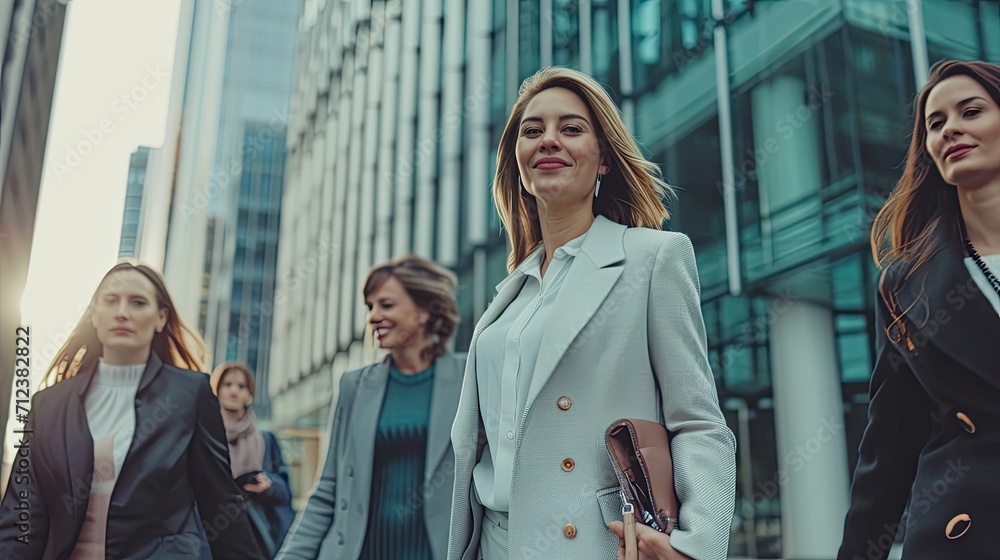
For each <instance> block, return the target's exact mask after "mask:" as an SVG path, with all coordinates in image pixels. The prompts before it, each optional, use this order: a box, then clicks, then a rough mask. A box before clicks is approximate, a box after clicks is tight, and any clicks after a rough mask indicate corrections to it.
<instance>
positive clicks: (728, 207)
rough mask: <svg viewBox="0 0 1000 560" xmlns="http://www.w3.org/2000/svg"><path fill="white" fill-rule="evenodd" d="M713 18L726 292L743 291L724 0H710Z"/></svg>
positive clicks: (734, 293) (736, 294)
mask: <svg viewBox="0 0 1000 560" xmlns="http://www.w3.org/2000/svg"><path fill="white" fill-rule="evenodd" d="M712 17H713V18H714V19H715V21H716V24H715V90H716V99H717V100H718V109H719V150H720V152H721V159H722V196H723V203H724V205H725V213H726V260H727V263H728V269H729V293H730V295H732V296H734V297H735V296H738V295H740V292H742V290H743V287H742V281H741V278H740V238H739V223H738V221H737V219H736V177H735V172H734V169H733V117H732V108H731V107H730V104H729V46H728V43H727V41H726V27H725V25H723V24H722V21H723V20H724V19H725V17H726V6H725V2H724V0H712Z"/></svg>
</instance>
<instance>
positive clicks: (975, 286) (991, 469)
mask: <svg viewBox="0 0 1000 560" xmlns="http://www.w3.org/2000/svg"><path fill="white" fill-rule="evenodd" d="M916 108H917V111H916V113H917V114H916V122H915V123H914V127H913V136H912V140H911V144H910V148H909V153H908V156H907V161H906V169H905V171H904V174H903V177H902V179H901V180H900V181H899V183H898V184H897V185H896V188H895V190H894V191H893V192H892V194H891V195H890V197H889V199H888V201H887V202H886V204H885V206H884V207H883V209H882V211H881V212H880V213H879V215H878V216H877V217H876V219H875V223H874V226H873V229H872V249H873V251H874V254H875V258H876V262H877V263H879V264H881V265H884V269H885V270H884V271H883V273H882V276H881V278H880V280H879V289H878V297H877V298H876V299H877V300H878V303H877V306H876V323H877V327H876V329H877V330H876V335H877V336H878V339H877V344H876V346H877V347H878V359H877V362H876V364H875V370H874V372H873V373H872V379H871V403H870V404H869V408H868V427H867V428H866V429H865V433H864V436H863V438H862V440H861V447H860V456H859V459H858V465H857V468H856V470H855V472H854V483H853V486H852V488H851V507H850V510H849V511H848V513H847V519H846V522H845V526H844V539H843V542H842V544H841V548H840V553H839V556H838V557H839V558H840V559H841V560H853V559H854V558H859V557H860V558H866V559H870V560H877V559H879V558H886V557H887V556H888V552H889V549H890V547H891V546H892V543H893V540H894V539H895V537H896V534H897V532H898V531H900V530H903V531H904V534H905V536H904V540H903V558H904V559H906V560H923V559H938V558H996V557H998V552H997V544H996V543H997V528H1000V510H998V508H997V504H998V503H1000V485H998V484H997V471H998V469H1000V406H998V403H1000V367H998V366H997V363H998V356H997V354H996V349H997V346H998V343H1000V282H998V281H997V275H1000V67H997V66H994V65H991V64H984V63H977V62H953V61H952V62H943V63H939V64H937V65H935V66H934V67H933V68H932V69H931V73H930V79H929V80H928V82H927V84H926V85H925V86H924V87H923V89H922V90H921V92H920V94H919V96H918V97H917V104H916ZM907 503H909V507H908V509H907V514H906V516H905V518H901V516H902V514H903V511H904V508H905V507H906V506H907Z"/></svg>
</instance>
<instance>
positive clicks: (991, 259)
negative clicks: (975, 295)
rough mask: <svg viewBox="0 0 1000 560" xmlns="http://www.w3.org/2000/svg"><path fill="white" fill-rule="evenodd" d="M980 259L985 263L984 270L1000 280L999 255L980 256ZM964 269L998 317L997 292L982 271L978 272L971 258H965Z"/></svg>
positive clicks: (999, 304) (999, 312) (999, 302)
mask: <svg viewBox="0 0 1000 560" xmlns="http://www.w3.org/2000/svg"><path fill="white" fill-rule="evenodd" d="M981 257H982V259H983V262H984V263H986V268H989V269H990V272H992V273H993V275H994V276H996V277H998V278H1000V253H998V254H996V255H981ZM965 267H966V268H968V269H969V274H971V275H972V279H973V280H975V281H976V285H977V286H979V291H981V292H983V295H984V296H986V299H988V300H989V302H990V303H991V304H993V309H996V312H997V314H998V315H1000V296H998V295H997V291H996V290H994V289H993V286H992V285H991V284H990V281H989V280H988V279H987V278H986V275H985V274H983V271H982V270H979V265H977V264H976V261H974V260H972V257H965Z"/></svg>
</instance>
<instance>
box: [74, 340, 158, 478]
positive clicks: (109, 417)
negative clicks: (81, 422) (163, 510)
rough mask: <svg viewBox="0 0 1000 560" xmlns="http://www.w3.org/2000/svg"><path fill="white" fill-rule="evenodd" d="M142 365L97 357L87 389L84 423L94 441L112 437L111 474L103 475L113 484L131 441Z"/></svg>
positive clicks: (96, 462)
mask: <svg viewBox="0 0 1000 560" xmlns="http://www.w3.org/2000/svg"><path fill="white" fill-rule="evenodd" d="M145 369H146V364H144V363H143V364H132V365H127V366H114V365H110V364H107V363H105V362H104V360H100V362H99V363H98V366H97V372H96V373H95V374H94V380H93V381H92V382H91V383H90V389H89V390H88V391H87V400H86V403H85V408H86V410H87V423H88V424H89V425H90V435H91V436H93V438H94V442H98V441H100V440H102V439H104V438H106V437H108V436H111V437H113V438H114V445H113V447H112V449H113V457H114V461H113V464H114V475H113V476H111V477H110V480H107V479H105V481H107V482H110V486H111V487H112V488H113V487H114V481H115V479H116V478H117V474H118V473H120V472H121V470H122V465H123V464H124V463H125V455H126V454H127V453H128V449H129V447H130V446H131V445H132V436H133V435H134V434H135V393H136V390H137V389H138V388H139V379H140V378H141V377H142V372H143V371H144V370H145ZM94 459H95V465H94V466H95V471H96V470H97V469H96V467H97V466H98V463H99V461H100V459H98V458H97V457H96V456H95V457H94ZM95 482H96V481H95ZM98 485H99V484H95V485H94V488H92V489H91V492H95V491H97V489H98V488H97V487H98ZM101 493H103V492H101ZM107 493H108V494H110V493H111V488H107Z"/></svg>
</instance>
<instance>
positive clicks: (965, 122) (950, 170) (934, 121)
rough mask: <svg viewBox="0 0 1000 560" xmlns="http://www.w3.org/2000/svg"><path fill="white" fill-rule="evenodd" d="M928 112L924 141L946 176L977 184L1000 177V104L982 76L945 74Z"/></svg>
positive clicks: (933, 92) (952, 180)
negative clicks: (973, 77)
mask: <svg viewBox="0 0 1000 560" xmlns="http://www.w3.org/2000/svg"><path fill="white" fill-rule="evenodd" d="M924 114H925V115H926V118H925V120H924V127H925V131H926V133H927V139H926V141H925V142H924V146H925V147H926V149H927V152H928V154H929V155H930V156H931V159H933V160H934V164H935V165H936V166H937V168H938V171H939V172H940V173H941V177H942V178H943V179H944V180H945V182H947V183H948V184H951V185H955V186H957V187H959V188H966V189H973V188H976V187H978V186H981V185H984V184H986V183H989V182H990V181H995V180H996V178H997V177H1000V108H998V107H997V104H996V102H995V101H993V99H992V97H990V95H989V93H987V91H986V89H984V88H983V86H982V85H981V84H980V83H979V82H977V81H976V80H974V79H972V78H970V77H969V76H964V75H959V76H952V77H950V78H947V79H945V80H942V81H941V83H939V84H938V85H936V86H934V89H932V90H931V92H930V94H929V95H928V96H927V103H926V105H925V109H924Z"/></svg>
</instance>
